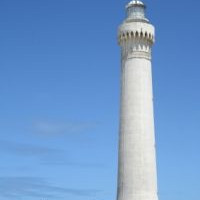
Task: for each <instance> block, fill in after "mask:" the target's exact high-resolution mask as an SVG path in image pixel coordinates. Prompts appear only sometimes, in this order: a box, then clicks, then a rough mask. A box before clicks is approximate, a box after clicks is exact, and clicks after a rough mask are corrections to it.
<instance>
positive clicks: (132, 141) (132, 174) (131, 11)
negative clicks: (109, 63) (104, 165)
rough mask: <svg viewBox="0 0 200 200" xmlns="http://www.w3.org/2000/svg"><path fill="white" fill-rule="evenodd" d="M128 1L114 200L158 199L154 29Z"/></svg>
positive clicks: (139, 5) (122, 31)
mask: <svg viewBox="0 0 200 200" xmlns="http://www.w3.org/2000/svg"><path fill="white" fill-rule="evenodd" d="M145 10H146V6H145V5H144V3H143V2H141V1H131V2H130V3H128V5H127V6H126V12H127V16H126V19H125V20H124V21H123V23H122V24H121V25H120V27H119V30H118V43H119V45H120V47H121V105H120V130H119V132H120V133H119V134H120V136H119V161H118V162H119V167H118V188H117V200H158V196H157V170H156V148H155V147H156V146H155V132H154V112H153V92H152V91H153V90H152V65H151V59H152V55H151V52H152V46H153V44H154V38H155V34H154V26H153V25H152V24H151V23H150V22H149V20H148V19H147V18H146V16H145Z"/></svg>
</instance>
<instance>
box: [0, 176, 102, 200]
mask: <svg viewBox="0 0 200 200" xmlns="http://www.w3.org/2000/svg"><path fill="white" fill-rule="evenodd" d="M99 192H100V191H99V190H96V189H74V188H64V187H60V186H55V185H52V184H50V183H48V182H47V181H46V180H45V179H43V178H40V177H0V197H1V198H4V199H5V200H11V199H13V200H14V199H25V198H26V199H27V198H36V197H37V198H48V199H55V198H57V199H64V198H66V197H67V196H68V195H75V196H88V197H92V196H94V195H95V194H96V193H99Z"/></svg>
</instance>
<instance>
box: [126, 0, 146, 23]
mask: <svg viewBox="0 0 200 200" xmlns="http://www.w3.org/2000/svg"><path fill="white" fill-rule="evenodd" d="M126 9H127V20H128V21H129V20H131V21H148V20H147V19H146V18H145V9H146V6H145V4H144V3H143V2H142V1H137V0H133V1H131V2H129V3H128V5H127V6H126Z"/></svg>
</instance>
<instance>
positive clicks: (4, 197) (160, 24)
mask: <svg viewBox="0 0 200 200" xmlns="http://www.w3.org/2000/svg"><path fill="white" fill-rule="evenodd" d="M126 3H128V1H126V0H121V1H114V0H109V1H106V0H102V1H96V0H85V1H80V0H79V1H74V0H57V1H56V0H48V1H47V0H34V1H32V0H17V1H16V0H1V2H0V94H1V95H0V96H1V98H0V110H1V112H0V158H1V161H0V200H12V199H13V200H16V199H17V200H25V199H26V200H37V199H39V200H41V199H42V200H43V199H44V200H47V199H49V200H54V199H56V200H64V199H71V200H96V199H98V200H108V199H109V200H111V199H112V200H113V199H115V196H116V188H117V186H116V180H117V145H118V123H119V88H120V86H119V77H120V74H119V72H120V70H119V69H120V49H119V47H118V46H117V27H118V25H119V24H120V23H121V22H122V20H123V19H124V17H125V10H124V7H125V5H126ZM145 3H146V4H147V6H148V10H147V11H148V12H147V15H148V18H149V19H150V20H151V22H152V23H153V24H154V25H155V26H156V44H155V46H154V49H153V79H154V80H153V83H154V103H155V123H156V139H157V157H158V181H159V196H160V199H162V200H188V199H195V200H196V199H198V198H199V196H200V184H199V179H200V171H199V168H200V157H199V153H200V145H199V141H200V134H199V133H200V132H199V130H200V121H199V119H200V92H199V91H200V89H199V88H200V75H199V74H200V64H199V45H200V40H199V35H200V26H199V17H200V14H199V7H200V2H199V1H190V2H188V1H186V0H182V1H180V0H177V1H158V0H152V1H150V0H146V1H145Z"/></svg>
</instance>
